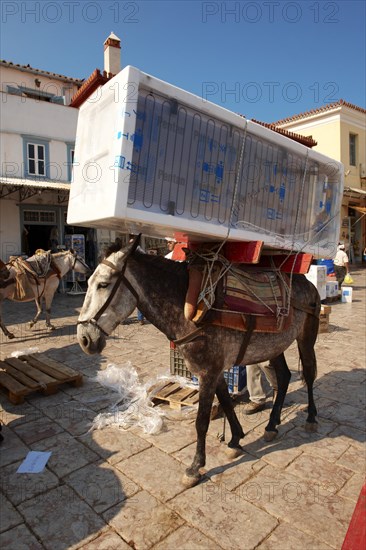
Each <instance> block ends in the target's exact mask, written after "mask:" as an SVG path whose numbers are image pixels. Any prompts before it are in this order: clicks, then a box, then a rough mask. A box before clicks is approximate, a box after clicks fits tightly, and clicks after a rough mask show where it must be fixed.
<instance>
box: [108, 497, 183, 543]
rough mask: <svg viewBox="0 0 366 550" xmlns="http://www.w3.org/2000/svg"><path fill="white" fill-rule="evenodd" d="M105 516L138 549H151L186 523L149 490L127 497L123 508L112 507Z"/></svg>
mask: <svg viewBox="0 0 366 550" xmlns="http://www.w3.org/2000/svg"><path fill="white" fill-rule="evenodd" d="M103 517H104V518H105V520H106V521H107V522H108V523H109V524H110V525H111V526H112V527H113V528H114V529H115V530H116V531H117V533H119V534H120V535H121V537H122V538H123V539H124V540H125V541H126V542H127V544H129V545H130V546H131V547H132V548H135V549H136V550H145V549H148V548H152V547H153V546H154V545H155V544H156V543H158V542H160V541H161V540H162V539H164V538H166V537H167V536H168V535H169V534H170V533H172V532H174V531H176V529H177V528H178V527H180V526H181V525H182V524H183V520H182V518H180V517H179V515H178V514H177V512H176V511H175V510H172V509H171V508H170V507H168V506H166V505H165V504H162V503H161V502H159V501H158V500H157V499H156V498H155V497H153V496H152V495H151V494H150V493H148V492H146V491H140V492H139V493H137V494H135V495H134V496H133V497H132V498H130V499H127V501H126V502H125V503H124V506H123V507H115V508H111V509H109V510H108V511H107V512H105V514H103Z"/></svg>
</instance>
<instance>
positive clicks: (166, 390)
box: [151, 382, 199, 410]
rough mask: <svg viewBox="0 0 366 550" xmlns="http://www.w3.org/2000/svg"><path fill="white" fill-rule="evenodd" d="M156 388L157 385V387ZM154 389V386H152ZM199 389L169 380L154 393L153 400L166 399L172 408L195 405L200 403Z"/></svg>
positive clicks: (178, 408)
mask: <svg viewBox="0 0 366 550" xmlns="http://www.w3.org/2000/svg"><path fill="white" fill-rule="evenodd" d="M155 388H156V387H155ZM151 389H152V391H154V388H151ZM198 399H199V394H198V389H195V388H182V386H181V385H180V384H178V383H176V382H167V383H166V384H164V386H162V387H160V388H159V389H158V390H157V391H156V393H155V394H154V397H153V401H166V402H168V403H169V406H170V408H171V409H177V410H180V409H181V408H182V407H184V406H191V407H192V406H194V405H197V404H198Z"/></svg>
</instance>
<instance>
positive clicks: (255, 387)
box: [247, 364, 266, 403]
mask: <svg viewBox="0 0 366 550" xmlns="http://www.w3.org/2000/svg"><path fill="white" fill-rule="evenodd" d="M247 386H248V392H249V398H250V400H251V401H252V402H253V403H264V402H265V401H266V394H265V393H264V389H263V385H262V370H261V368H260V366H259V365H258V364H253V365H247Z"/></svg>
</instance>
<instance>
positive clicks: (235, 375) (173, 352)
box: [170, 343, 247, 393]
mask: <svg viewBox="0 0 366 550" xmlns="http://www.w3.org/2000/svg"><path fill="white" fill-rule="evenodd" d="M170 374H174V375H175V376H183V377H184V378H189V379H190V380H191V381H192V382H193V383H194V384H198V378H197V377H196V376H194V375H192V373H191V372H190V371H189V370H188V368H187V366H186V364H185V362H184V359H183V357H182V356H181V354H180V352H179V349H178V348H176V347H175V345H174V344H173V343H171V344H170ZM224 377H225V380H226V383H227V385H228V388H229V392H230V393H239V392H241V391H242V390H243V389H244V388H245V386H246V385H247V371H246V368H245V367H242V366H234V367H232V368H231V369H230V370H229V371H224Z"/></svg>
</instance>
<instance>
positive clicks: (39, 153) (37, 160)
mask: <svg viewBox="0 0 366 550" xmlns="http://www.w3.org/2000/svg"><path fill="white" fill-rule="evenodd" d="M27 156H28V174H29V175H30V176H45V175H46V170H45V168H46V167H45V154H44V146H43V145H37V144H36V143H28V155H27Z"/></svg>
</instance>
